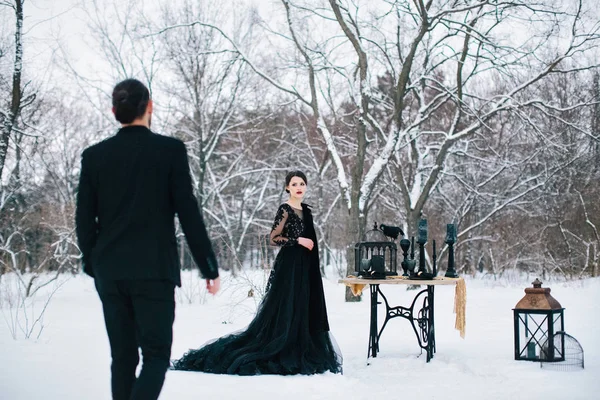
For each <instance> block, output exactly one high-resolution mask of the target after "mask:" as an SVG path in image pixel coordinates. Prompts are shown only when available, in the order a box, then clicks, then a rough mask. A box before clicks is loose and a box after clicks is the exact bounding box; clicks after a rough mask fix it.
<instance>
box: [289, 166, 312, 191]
mask: <svg viewBox="0 0 600 400" xmlns="http://www.w3.org/2000/svg"><path fill="white" fill-rule="evenodd" d="M295 176H297V177H298V178H300V179H302V180H303V181H304V184H305V185H308V181H307V179H306V175H304V172H302V171H291V172H288V174H287V175H286V176H285V187H286V188H287V187H288V185H289V184H290V181H291V180H292V178H293V177H295ZM285 191H286V192H287V193H289V192H290V191H289V190H287V189H285Z"/></svg>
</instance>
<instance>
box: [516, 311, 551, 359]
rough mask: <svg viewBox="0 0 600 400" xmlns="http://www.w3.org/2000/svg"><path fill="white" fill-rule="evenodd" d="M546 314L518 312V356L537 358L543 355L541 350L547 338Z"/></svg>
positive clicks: (547, 316)
mask: <svg viewBox="0 0 600 400" xmlns="http://www.w3.org/2000/svg"><path fill="white" fill-rule="evenodd" d="M548 318H549V315H547V314H526V313H520V314H519V347H520V348H519V357H520V358H524V359H528V360H538V359H540V357H542V358H544V357H545V355H546V354H545V352H544V351H543V350H542V348H543V345H544V344H545V343H546V342H547V340H548V321H549V319H548Z"/></svg>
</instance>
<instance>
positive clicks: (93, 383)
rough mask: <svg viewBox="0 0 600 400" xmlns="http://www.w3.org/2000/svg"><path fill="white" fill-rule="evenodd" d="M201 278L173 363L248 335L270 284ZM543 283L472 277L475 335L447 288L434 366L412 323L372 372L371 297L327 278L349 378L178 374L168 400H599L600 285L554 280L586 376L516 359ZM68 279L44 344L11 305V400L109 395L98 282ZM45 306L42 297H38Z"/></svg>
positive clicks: (400, 323) (387, 341)
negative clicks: (257, 291)
mask: <svg viewBox="0 0 600 400" xmlns="http://www.w3.org/2000/svg"><path fill="white" fill-rule="evenodd" d="M191 274H192V273H190V272H187V273H185V274H184V282H185V283H184V285H185V288H186V289H185V293H188V296H187V297H190V298H191V299H192V302H191V304H190V302H189V301H185V300H184V298H185V297H186V296H185V293H184V291H181V292H180V293H179V294H178V299H179V301H178V304H177V311H176V313H177V317H176V321H175V327H174V336H175V338H174V343H173V353H172V354H173V355H172V357H173V358H176V357H179V356H180V355H181V354H183V353H184V352H185V351H186V350H187V349H189V348H196V347H199V346H200V345H202V344H203V343H205V342H206V341H208V340H210V339H212V338H215V337H217V336H220V335H223V334H226V333H228V332H232V331H235V330H239V329H242V328H244V327H245V326H246V325H247V323H248V322H249V321H250V319H251V318H252V311H253V310H254V309H255V300H254V299H253V298H247V294H248V290H249V289H250V286H249V285H250V284H249V283H248V282H249V280H248V277H250V278H251V280H254V281H255V282H256V281H257V280H258V281H259V282H260V281H263V280H264V276H263V275H262V273H260V272H257V273H255V274H254V275H252V274H247V275H246V277H244V278H242V279H239V278H238V279H237V280H236V279H233V278H231V277H230V276H228V275H226V274H225V276H224V285H223V286H224V288H225V290H223V291H222V292H221V293H220V294H219V295H218V296H216V297H211V296H207V295H205V294H202V293H200V294H199V293H192V292H191V289H190V288H191V287H193V285H198V284H201V282H199V280H198V279H197V278H194V276H196V275H191ZM193 274H195V272H193ZM331 275H333V274H331ZM534 278H535V277H531V279H528V280H526V279H520V280H518V281H516V280H515V279H513V280H511V281H507V280H503V281H493V280H481V279H469V278H467V332H466V337H465V339H462V338H461V337H460V335H459V332H458V331H456V330H455V329H454V314H453V312H452V310H453V298H454V288H453V287H452V286H439V287H437V288H436V298H435V303H436V320H435V322H436V339H437V353H436V355H435V358H434V359H433V360H432V361H431V362H430V363H426V362H425V354H422V353H421V351H420V349H419V347H418V346H417V341H416V338H415V336H414V333H413V332H412V328H411V327H410V325H409V323H408V321H406V320H404V319H395V320H392V321H391V322H390V323H389V324H388V327H387V328H386V331H385V332H384V334H383V336H382V338H381V343H380V351H381V352H380V354H379V355H378V357H377V358H376V359H371V360H370V365H367V358H366V356H367V338H368V323H369V302H368V301H367V300H368V299H367V296H364V299H363V301H362V302H360V303H345V302H344V287H343V286H342V285H340V284H338V283H337V282H336V281H337V280H336V279H333V278H332V279H330V280H328V279H325V282H324V284H325V293H326V297H327V305H328V312H329V320H330V325H331V330H332V333H333V335H334V336H335V338H336V339H337V342H338V344H339V346H340V348H341V351H342V353H343V356H344V374H343V375H334V374H331V373H327V374H324V375H317V376H288V377H285V376H252V377H240V376H221V375H211V374H204V373H197V372H181V371H170V372H168V373H167V379H166V382H165V386H164V388H163V392H162V394H161V399H163V400H187V399H194V400H201V399H218V400H226V399H236V400H237V399H245V400H254V399H257V400H267V399H284V400H294V399H303V400H305V399H330V400H337V399H340V400H341V399H344V400H349V399H350V400H354V399H357V400H358V399H402V398H404V399H457V400H464V399H486V400H491V399H510V400H517V399H540V400H553V399H561V400H563V399H564V400H576V399H590V400H592V399H600V279H598V278H596V279H587V280H583V281H574V282H551V283H548V284H546V283H544V287H546V286H549V287H551V289H552V295H553V296H554V297H555V298H556V299H557V300H558V301H559V302H560V303H561V304H562V306H563V307H565V308H566V309H565V330H566V332H567V333H569V334H570V335H573V336H574V337H575V338H577V339H578V340H579V342H580V343H581V345H582V346H583V349H584V351H585V369H583V370H578V371H572V372H564V371H553V370H547V369H541V368H540V364H539V363H536V362H527V361H515V360H514V359H513V357H514V356H513V312H512V308H513V307H514V306H515V305H516V303H517V302H518V301H519V300H520V299H521V298H522V297H523V295H524V292H523V289H524V288H525V287H530V286H531V284H530V282H531V281H532V280H533V279H534ZM3 279H5V280H6V279H7V278H6V276H5V277H3ZM64 279H66V281H65V282H64V284H63V285H62V286H61V287H60V289H59V290H58V291H57V292H56V293H55V295H54V297H53V299H52V301H51V303H50V304H49V306H48V309H47V310H46V313H45V315H44V325H45V327H44V330H43V331H42V333H41V336H40V337H39V339H36V338H35V337H33V338H31V339H24V338H23V337H22V334H21V335H19V337H18V338H17V340H14V339H13V337H12V335H11V330H10V329H9V324H8V323H6V322H7V321H10V315H11V310H10V309H8V308H7V307H8V306H7V304H6V302H4V305H3V308H2V314H3V317H4V318H3V321H0V365H1V368H2V372H1V373H0V399H2V400H35V399H47V400H48V399H49V400H53V399H57V400H82V399H86V400H96V399H110V356H109V347H108V339H107V337H106V333H105V330H104V322H103V319H102V310H101V305H100V301H99V299H98V296H97V294H96V292H95V289H94V284H93V281H92V279H91V278H88V277H85V276H76V277H70V278H67V277H65V278H64ZM384 293H386V295H387V296H388V298H389V299H390V302H391V303H395V304H393V305H397V304H403V305H407V303H409V302H410V301H411V299H412V297H413V296H414V295H415V294H416V292H415V291H406V288H405V287H403V286H398V287H395V286H394V287H392V288H387V287H386V288H384ZM0 294H1V293H0ZM4 295H6V293H5V294H4ZM43 299H44V297H43V295H40V296H39V301H43ZM380 311H381V308H380ZM12 312H13V313H14V310H13V311H12ZM380 321H381V316H380ZM224 322H225V323H224Z"/></svg>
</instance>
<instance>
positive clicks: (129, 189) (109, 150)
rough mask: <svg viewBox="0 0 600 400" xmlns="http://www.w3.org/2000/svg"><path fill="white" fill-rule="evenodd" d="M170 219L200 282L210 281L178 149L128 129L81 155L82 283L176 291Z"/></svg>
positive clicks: (212, 272)
mask: <svg viewBox="0 0 600 400" xmlns="http://www.w3.org/2000/svg"><path fill="white" fill-rule="evenodd" d="M175 213H177V215H178V216H179V221H180V223H181V227H182V228H183V232H184V234H185V237H186V239H187V242H188V245H189V248H190V251H191V253H192V255H193V257H194V260H195V261H196V263H197V264H198V266H199V267H200V271H201V273H202V275H203V276H204V277H205V278H208V279H214V278H216V277H217V276H219V272H218V267H217V262H216V259H215V255H214V252H213V249H212V246H211V243H210V240H209V238H208V235H207V233H206V227H205V226H204V222H203V220H202V216H201V214H200V212H199V209H198V204H197V202H196V198H195V197H194V194H193V189H192V181H191V177H190V168H189V164H188V159H187V152H186V148H185V145H184V144H183V142H181V141H180V140H177V139H173V138H169V137H166V136H162V135H157V134H155V133H153V132H152V131H150V130H149V129H147V128H145V127H141V126H129V127H124V128H122V129H120V130H119V132H118V133H117V134H116V135H115V136H113V137H111V138H109V139H107V140H104V141H103V142H100V143H98V144H96V145H94V146H91V147H89V148H87V149H86V150H85V151H84V152H83V154H82V159H81V175H80V181H79V190H78V193H77V210H76V213H75V224H76V231H77V239H78V241H79V247H80V250H81V252H82V254H83V270H84V272H85V273H87V274H88V275H90V276H93V277H95V278H97V279H110V280H117V279H168V280H170V281H172V282H174V283H175V284H177V285H178V286H180V285H181V278H180V273H179V267H180V266H179V257H178V253H177V242H176V239H175V222H174V216H175Z"/></svg>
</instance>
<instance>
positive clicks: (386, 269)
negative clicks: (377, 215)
mask: <svg viewBox="0 0 600 400" xmlns="http://www.w3.org/2000/svg"><path fill="white" fill-rule="evenodd" d="M397 253H398V248H397V246H396V243H394V242H393V241H391V240H389V239H388V238H387V237H386V236H385V235H384V233H383V232H382V231H381V230H379V229H378V228H377V223H375V225H374V226H373V229H371V230H370V231H368V232H366V233H365V234H364V236H363V241H361V242H358V243H356V245H355V246H354V260H355V261H354V262H355V271H356V272H357V273H358V274H359V275H363V276H364V274H365V271H375V272H376V273H377V274H378V276H380V277H385V276H391V275H398V272H397V260H396V258H397Z"/></svg>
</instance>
